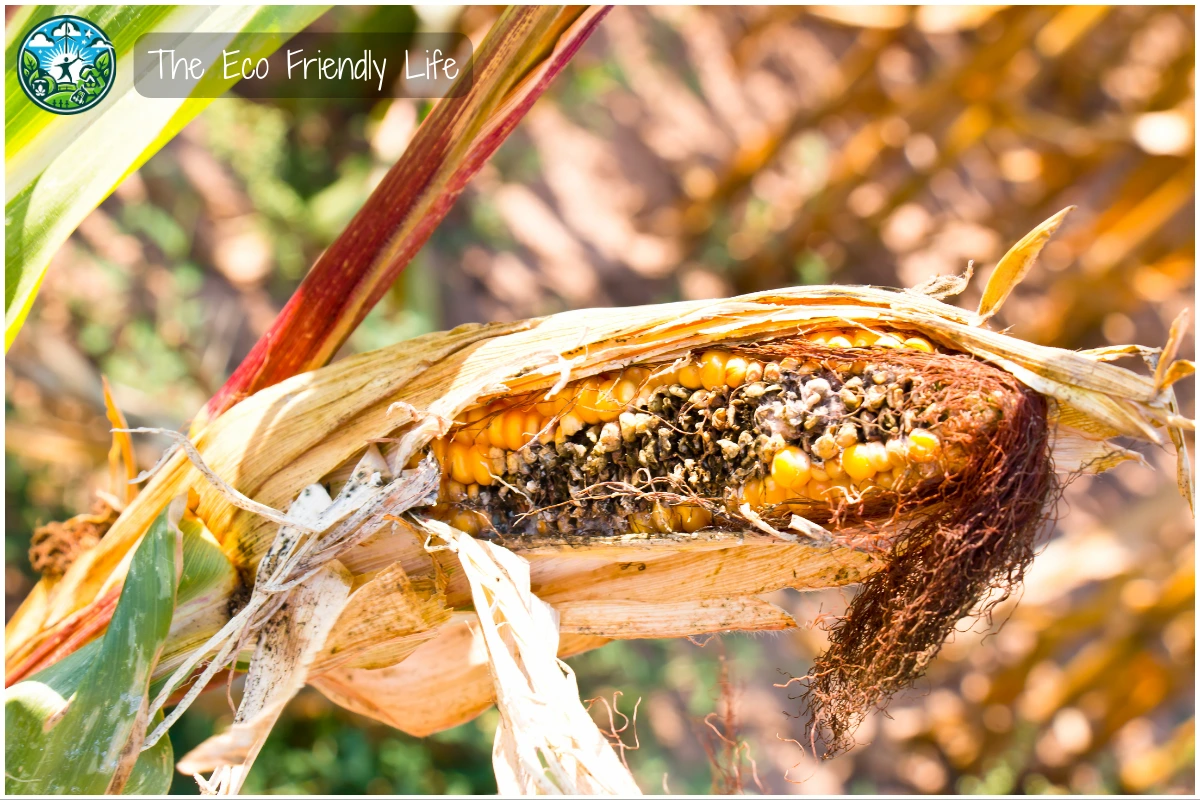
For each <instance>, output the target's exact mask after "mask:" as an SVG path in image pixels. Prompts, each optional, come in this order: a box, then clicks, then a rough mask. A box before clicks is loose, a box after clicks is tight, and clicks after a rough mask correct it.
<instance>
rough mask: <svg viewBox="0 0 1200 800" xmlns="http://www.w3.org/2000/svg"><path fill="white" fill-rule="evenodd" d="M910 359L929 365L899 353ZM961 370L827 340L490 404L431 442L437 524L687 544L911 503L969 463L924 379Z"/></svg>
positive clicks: (985, 424)
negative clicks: (701, 535) (762, 521)
mask: <svg viewBox="0 0 1200 800" xmlns="http://www.w3.org/2000/svg"><path fill="white" fill-rule="evenodd" d="M905 349H907V350H908V351H909V352H910V353H911V352H913V351H915V352H919V353H921V354H923V355H922V356H920V357H917V358H912V357H910V356H909V355H908V354H905V355H903V356H901V357H895V356H894V355H893V352H892V351H900V350H905ZM783 352H791V353H795V354H796V355H785V356H781V355H780V353H783ZM924 354H928V355H924ZM889 356H892V357H891V358H889ZM964 358H966V359H967V360H968V361H972V364H973V365H974V366H975V367H976V368H977V366H978V365H977V364H976V363H975V362H973V360H971V359H969V357H964V356H961V355H944V354H935V351H934V348H933V346H932V345H931V344H930V343H929V341H928V340H926V339H924V338H922V337H917V336H904V335H899V336H897V335H894V334H892V333H884V334H882V335H881V334H879V333H875V332H873V331H869V330H860V331H856V332H855V331H841V330H836V329H835V330H832V331H826V332H821V333H815V334H810V335H808V336H803V337H796V338H795V339H794V340H792V341H790V342H788V343H779V344H776V345H775V346H774V347H773V348H771V349H764V348H758V349H757V350H755V349H738V350H736V351H735V350H726V349H719V350H717V349H713V350H706V351H703V352H702V353H701V354H699V356H698V357H696V358H691V359H686V360H681V363H680V362H676V363H673V364H667V365H660V366H658V367H655V366H653V365H650V366H634V367H630V368H626V369H623V370H620V371H618V372H615V373H611V374H604V375H601V376H598V377H595V378H589V379H586V380H582V381H576V382H573V383H571V384H568V385H567V386H566V387H564V388H563V389H562V390H561V391H559V392H557V393H556V394H554V395H553V397H552V398H551V399H549V400H540V398H539V397H538V396H537V395H535V394H527V395H524V396H518V397H509V398H505V399H503V400H498V401H494V402H492V403H489V404H488V405H486V406H479V407H476V408H473V409H471V410H470V411H468V412H467V413H466V414H464V415H462V416H461V417H460V418H459V420H458V421H457V423H456V429H455V430H454V432H453V433H452V434H451V435H450V436H447V437H444V438H441V439H438V440H436V441H435V442H434V443H433V451H434V453H435V454H436V455H437V457H438V460H439V463H440V464H441V465H442V468H443V475H444V480H443V484H442V493H441V497H442V502H441V503H440V504H439V505H438V506H437V508H436V509H435V513H436V514H437V515H438V516H439V517H442V518H445V519H448V520H450V521H452V522H454V523H455V524H456V525H458V526H459V527H460V528H463V529H464V530H468V531H470V532H472V533H477V534H478V533H485V532H487V533H494V534H498V535H501V536H503V535H507V534H522V533H523V534H541V535H547V534H574V533H593V534H615V533H626V532H634V533H647V534H649V533H655V532H657V533H669V532H672V531H675V532H686V533H693V532H695V531H697V530H700V529H703V528H707V527H709V526H710V525H713V524H714V522H715V524H718V525H719V524H721V523H722V522H724V523H725V524H726V525H727V526H728V525H730V524H732V523H734V519H735V518H736V517H737V515H738V513H739V512H738V509H739V507H740V506H741V505H742V504H743V503H747V504H749V506H750V507H751V508H752V509H754V510H755V511H759V510H762V511H765V512H766V513H767V514H768V515H770V516H776V515H777V514H778V513H779V512H780V511H786V510H789V509H795V510H797V511H804V512H806V513H814V512H815V513H817V514H824V513H827V510H828V507H829V506H831V505H838V504H839V503H845V502H847V501H864V500H866V499H868V498H872V497H878V496H883V495H884V494H885V493H891V494H899V493H904V494H911V493H913V492H916V491H918V490H919V489H920V487H921V486H929V485H931V483H935V482H936V481H937V480H938V479H939V478H941V477H943V472H944V467H946V466H949V467H950V468H951V470H953V468H954V466H955V464H957V466H958V467H961V466H962V465H963V463H964V455H965V453H964V452H963V448H962V445H961V444H957V443H956V444H954V445H952V446H951V447H950V448H948V451H947V452H943V448H942V441H941V437H940V436H939V433H938V431H939V430H940V428H941V427H942V426H943V425H944V424H945V423H946V422H947V421H948V420H949V419H950V413H949V412H950V409H946V408H944V407H941V406H939V404H938V401H937V398H938V395H940V394H941V393H944V391H945V387H944V386H938V385H935V382H933V381H931V380H930V379H928V378H927V377H926V376H925V375H923V374H922V368H926V369H927V368H928V367H929V366H930V365H938V364H945V365H949V366H945V367H943V369H951V370H952V369H953V366H952V365H953V364H955V363H956V361H958V360H961V359H964ZM996 391H999V390H996ZM973 406H974V408H973V409H972V410H971V413H970V415H969V416H970V420H969V422H968V423H967V424H968V425H974V426H975V427H976V428H977V430H975V431H972V432H970V433H967V434H965V435H967V437H968V438H970V436H971V435H986V433H987V429H988V428H989V427H994V424H995V422H996V421H997V420H998V417H999V403H998V402H997V400H996V398H991V399H990V401H989V399H987V398H984V397H983V396H981V395H978V394H977V395H976V396H975V397H974V398H973ZM959 411H963V410H962V409H959ZM953 427H955V428H956V429H958V430H960V433H961V429H962V428H963V422H962V421H961V420H958V421H956V422H955V424H954V426H953ZM943 435H944V434H943ZM952 456H953V457H952ZM671 497H674V498H677V500H676V502H664V501H666V500H667V499H668V498H671ZM689 498H690V502H689V501H688V500H689ZM714 515H715V516H714ZM734 526H735V527H740V526H739V525H734Z"/></svg>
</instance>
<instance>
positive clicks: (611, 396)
mask: <svg viewBox="0 0 1200 800" xmlns="http://www.w3.org/2000/svg"><path fill="white" fill-rule="evenodd" d="M616 388H617V379H616V378H608V379H606V380H604V381H602V382H601V383H600V384H599V385H598V386H597V387H596V406H595V408H596V413H597V414H598V415H599V417H600V421H601V422H612V421H613V420H614V419H616V418H617V417H619V416H620V415H621V412H622V411H624V410H625V404H624V403H622V402H621V401H620V400H618V399H617V396H616Z"/></svg>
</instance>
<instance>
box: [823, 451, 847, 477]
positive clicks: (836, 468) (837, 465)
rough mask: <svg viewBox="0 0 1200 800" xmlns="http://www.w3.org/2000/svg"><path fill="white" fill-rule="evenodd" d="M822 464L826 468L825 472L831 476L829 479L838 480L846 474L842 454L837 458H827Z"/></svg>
mask: <svg viewBox="0 0 1200 800" xmlns="http://www.w3.org/2000/svg"><path fill="white" fill-rule="evenodd" d="M822 466H823V467H824V468H825V474H826V475H828V476H829V480H831V481H836V480H837V479H838V478H840V477H842V476H843V475H845V474H846V470H844V469H842V460H841V455H840V454H839V456H838V457H837V458H830V459H827V460H826V461H825V463H824V464H823V465H822Z"/></svg>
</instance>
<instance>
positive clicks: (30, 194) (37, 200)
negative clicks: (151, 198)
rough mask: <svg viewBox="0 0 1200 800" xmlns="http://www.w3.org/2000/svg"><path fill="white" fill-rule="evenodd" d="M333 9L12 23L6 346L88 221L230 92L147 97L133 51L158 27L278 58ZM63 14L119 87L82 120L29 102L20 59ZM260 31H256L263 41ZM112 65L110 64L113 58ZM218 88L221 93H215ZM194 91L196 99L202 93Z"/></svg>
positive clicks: (103, 12) (95, 15) (126, 9)
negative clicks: (34, 37) (80, 27)
mask: <svg viewBox="0 0 1200 800" xmlns="http://www.w3.org/2000/svg"><path fill="white" fill-rule="evenodd" d="M326 8H327V6H304V5H291V6H287V5H284V6H218V7H214V6H32V7H28V8H27V9H25V10H23V11H21V12H19V13H17V14H16V15H15V16H14V17H13V19H12V20H10V22H9V25H8V29H7V31H6V45H5V84H4V86H5V108H4V138H5V161H4V174H5V197H4V245H5V265H4V348H5V350H6V351H7V349H8V348H9V347H10V346H11V345H12V342H13V339H14V338H15V337H16V335H17V332H18V331H20V329H21V325H22V323H23V322H24V321H25V317H26V316H27V315H28V313H29V309H30V307H31V306H32V304H33V300H34V297H36V295H37V291H38V287H40V286H41V283H42V279H43V278H44V277H45V275H46V268H47V267H48V266H49V263H50V259H51V257H52V256H53V255H54V253H55V252H56V251H57V250H58V248H59V247H60V246H61V245H62V244H63V242H65V241H66V240H67V237H68V236H70V235H71V232H72V231H74V230H75V228H76V227H77V226H78V225H79V223H80V222H82V221H83V219H84V217H86V216H87V215H88V213H89V212H91V210H92V209H94V208H95V207H96V206H98V205H99V204H100V203H101V202H102V201H103V200H104V198H106V197H108V195H109V194H110V193H111V192H112V190H113V189H115V188H116V187H117V186H118V185H119V184H120V183H121V181H122V180H123V179H124V178H125V176H126V175H128V174H129V173H131V172H132V171H134V170H136V169H137V168H138V167H140V166H141V165H142V164H143V163H145V161H146V160H147V159H148V158H150V156H152V155H154V153H156V152H157V151H158V150H159V148H161V147H162V146H163V145H164V144H166V143H167V142H168V141H169V140H170V139H171V138H172V137H173V136H174V135H175V134H177V133H178V132H179V131H180V130H182V128H183V127H184V126H185V125H186V124H187V123H188V122H190V121H191V120H192V118H193V117H195V116H196V115H197V114H198V113H200V111H202V110H203V109H204V108H205V107H206V106H207V105H208V104H209V103H210V102H211V96H212V95H214V94H217V93H219V92H221V91H225V90H226V89H228V88H229V87H230V86H232V85H233V83H234V81H232V80H228V81H226V80H225V79H224V78H223V77H221V75H220V71H219V70H213V69H210V70H209V71H208V73H207V74H206V75H205V78H204V82H205V91H204V93H205V94H209V95H210V97H191V98H186V99H178V98H148V97H142V96H141V95H140V94H138V93H137V91H136V90H135V89H134V86H133V76H134V64H133V48H134V44H135V43H136V42H137V40H138V38H139V37H141V36H143V35H144V34H147V33H152V32H155V31H162V32H176V33H177V32H191V31H213V32H229V33H236V34H237V35H236V36H234V38H233V39H232V40H231V44H230V45H229V47H231V48H238V49H241V50H242V51H243V53H245V54H246V56H249V57H252V58H258V57H259V56H266V55H269V54H270V53H272V52H274V51H275V49H277V48H278V47H279V45H280V44H282V43H283V42H284V41H285V40H286V36H285V35H274V36H270V35H268V36H264V35H261V34H291V33H297V32H299V31H301V30H303V29H304V28H305V27H307V26H308V24H309V23H310V22H312V21H313V20H314V19H316V18H317V17H318V16H320V15H321V14H322V13H324V11H325V9H326ZM59 14H73V15H76V16H80V17H84V18H85V19H88V20H90V21H91V22H93V23H95V24H96V25H98V26H99V27H100V28H101V29H102V30H103V31H104V32H105V33H106V34H107V35H108V37H109V38H110V39H111V40H112V44H113V55H114V57H115V58H116V78H115V83H114V85H113V87H112V89H111V90H110V92H109V94H108V96H107V97H106V98H105V99H104V101H103V102H102V103H101V104H100V105H99V106H97V107H96V108H94V109H91V110H90V111H86V112H84V113H81V114H72V115H66V116H64V115H57V114H52V113H49V112H47V111H43V110H42V109H39V108H38V107H37V106H35V105H34V104H33V103H32V102H30V101H29V99H28V98H27V97H25V95H24V93H23V91H22V89H21V86H20V82H19V80H18V77H19V76H18V70H19V69H22V68H25V69H28V68H29V66H28V65H22V64H20V63H19V60H18V58H17V54H18V52H19V50H20V47H21V43H22V40H23V39H24V36H25V33H26V32H27V31H29V30H30V28H32V27H33V26H35V25H38V24H40V23H41V22H43V21H45V20H46V19H48V18H50V17H52V16H56V15H59ZM256 34H258V35H256ZM110 68H111V62H110ZM213 87H215V88H216V91H215V92H213V91H210V90H211V89H212V88H213ZM196 93H197V92H194V93H193V94H196Z"/></svg>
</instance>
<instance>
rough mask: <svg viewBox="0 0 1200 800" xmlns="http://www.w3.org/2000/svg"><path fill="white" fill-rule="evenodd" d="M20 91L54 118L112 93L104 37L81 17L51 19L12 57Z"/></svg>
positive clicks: (112, 71) (112, 67)
mask: <svg viewBox="0 0 1200 800" xmlns="http://www.w3.org/2000/svg"><path fill="white" fill-rule="evenodd" d="M17 59H18V61H19V69H18V74H19V76H20V80H21V88H22V89H23V90H24V91H25V94H26V95H27V96H28V97H29V99H30V100H32V101H33V102H34V105H36V106H38V107H39V108H43V109H45V110H46V111H50V112H52V113H54V114H79V113H81V112H84V111H87V110H88V109H89V108H92V107H93V106H95V105H97V104H98V103H99V102H100V101H101V100H103V99H104V97H105V95H107V94H108V90H109V89H111V88H112V85H113V79H114V78H115V77H116V69H117V59H116V54H115V52H114V51H113V46H112V42H111V41H109V38H108V36H106V35H105V34H104V31H102V30H100V29H99V28H97V27H96V26H95V25H93V24H92V23H90V22H88V21H87V20H86V19H83V18H82V17H73V16H61V17H51V18H50V19H48V20H46V21H45V22H43V23H42V24H40V25H38V26H37V27H36V28H34V29H33V30H31V31H30V32H29V33H28V34H26V35H25V41H23V42H21V49H20V50H19V51H18V53H17Z"/></svg>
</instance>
